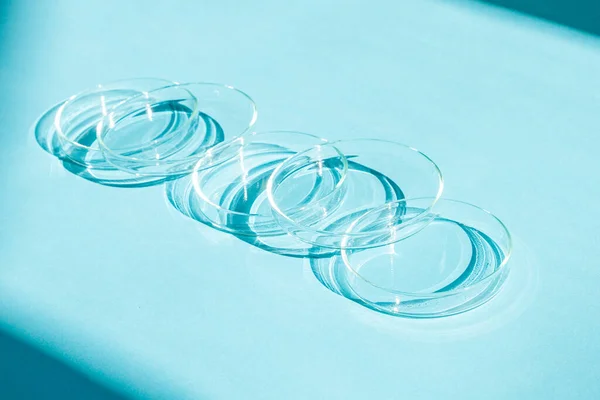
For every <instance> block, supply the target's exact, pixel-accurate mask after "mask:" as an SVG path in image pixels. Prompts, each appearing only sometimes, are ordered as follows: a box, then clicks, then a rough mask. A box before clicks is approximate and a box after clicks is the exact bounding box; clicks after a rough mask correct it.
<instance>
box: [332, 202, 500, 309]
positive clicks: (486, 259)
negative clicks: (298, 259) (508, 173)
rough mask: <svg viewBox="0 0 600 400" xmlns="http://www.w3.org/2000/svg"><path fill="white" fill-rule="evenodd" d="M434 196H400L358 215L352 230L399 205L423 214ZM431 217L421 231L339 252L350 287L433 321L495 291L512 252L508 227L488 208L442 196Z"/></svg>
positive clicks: (370, 303)
mask: <svg viewBox="0 0 600 400" xmlns="http://www.w3.org/2000/svg"><path fill="white" fill-rule="evenodd" d="M432 200H433V199H431V198H425V199H412V200H410V201H407V200H401V201H397V202H394V203H391V204H388V205H385V206H384V207H380V208H379V209H373V210H371V211H370V212H368V213H366V214H364V215H363V216H361V217H360V218H358V219H356V220H355V221H354V222H353V223H352V226H351V227H350V229H349V232H356V231H361V230H363V229H367V230H369V229H370V227H371V225H372V224H373V221H375V220H381V219H385V218H386V217H387V218H392V219H393V218H396V216H397V214H398V212H397V209H402V210H403V211H402V212H403V214H404V215H406V216H407V217H410V215H420V214H421V213H422V212H423V211H424V210H427V208H428V206H429V204H430V203H431V201H432ZM427 219H428V221H427V223H422V224H421V229H420V230H419V231H418V233H416V234H413V235H411V236H409V237H405V238H403V239H402V240H400V241H395V242H393V243H391V244H388V245H385V246H381V247H376V248H369V249H364V250H350V249H342V250H341V254H340V255H339V256H337V257H335V260H332V262H334V263H340V264H343V265H344V266H345V267H346V270H347V271H348V274H347V276H346V283H347V287H348V288H350V289H351V290H352V292H353V293H354V294H355V295H356V297H357V298H358V299H360V301H361V302H362V303H363V304H364V305H366V306H367V307H369V308H373V309H375V310H378V311H381V312H384V313H387V314H393V315H398V316H405V317H414V318H431V317H441V316H447V315H452V314H457V313H461V312H464V311H467V310H470V309H472V308H475V307H477V306H479V305H481V304H483V303H485V302H486V301H488V300H489V299H491V298H492V297H493V296H494V295H495V294H497V293H498V291H499V290H500V288H501V285H502V283H503V282H504V280H505V278H506V276H507V274H508V267H507V263H508V260H509V258H510V255H511V252H512V239H511V235H510V233H509V231H508V229H507V228H506V226H505V225H504V224H503V223H502V222H501V221H500V220H499V219H498V218H497V217H495V216H494V215H492V214H491V213H489V212H488V211H485V210H483V209H481V208H479V207H477V206H474V205H472V204H469V203H465V202H462V201H457V200H450V199H441V200H439V201H438V202H437V203H436V205H435V207H434V208H433V210H432V211H431V212H429V214H428V217H427ZM398 227H399V225H395V226H394V228H392V229H390V232H389V234H388V236H389V237H393V236H394V235H395V233H394V230H395V229H399V228H398ZM348 240H349V239H348Z"/></svg>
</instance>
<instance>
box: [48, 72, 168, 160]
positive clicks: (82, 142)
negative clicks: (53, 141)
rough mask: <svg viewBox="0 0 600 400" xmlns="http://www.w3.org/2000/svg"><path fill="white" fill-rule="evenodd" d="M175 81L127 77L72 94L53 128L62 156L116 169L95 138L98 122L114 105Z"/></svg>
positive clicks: (55, 116) (56, 113)
mask: <svg viewBox="0 0 600 400" xmlns="http://www.w3.org/2000/svg"><path fill="white" fill-rule="evenodd" d="M172 84H173V82H171V81H168V80H165V79H157V78H139V79H128V80H120V81H115V82H111V83H107V84H99V85H97V86H96V87H95V88H93V89H89V90H86V91H84V92H81V93H79V94H76V95H74V96H71V97H70V98H69V99H68V100H66V101H65V102H63V103H62V104H61V105H60V106H59V107H58V109H57V110H56V112H55V113H53V115H54V126H53V129H54V131H55V133H56V137H57V139H58V141H59V143H60V147H61V152H60V155H61V157H62V158H66V159H68V160H69V161H71V162H73V163H75V164H78V165H80V166H82V167H85V168H90V169H94V170H113V169H114V167H113V166H111V165H110V164H108V163H107V162H106V160H105V158H104V155H103V154H102V151H101V150H100V147H99V146H98V143H97V140H96V127H97V125H98V123H100V121H102V120H103V118H104V117H105V116H107V115H108V113H110V112H111V110H112V109H113V108H114V107H116V106H118V105H120V104H122V103H123V102H125V101H127V100H128V99H130V98H132V97H136V96H139V95H141V94H142V93H145V92H147V91H150V90H153V89H156V88H160V87H163V86H168V85H172ZM53 133H54V132H52V134H53ZM50 136H51V135H48V137H50Z"/></svg>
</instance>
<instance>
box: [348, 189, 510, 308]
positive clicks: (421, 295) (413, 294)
mask: <svg viewBox="0 0 600 400" xmlns="http://www.w3.org/2000/svg"><path fill="white" fill-rule="evenodd" d="M424 199H430V198H429V197H416V198H413V199H403V200H395V201H391V202H389V203H388V204H402V203H406V202H408V201H417V200H424ZM440 201H442V202H449V203H455V204H460V205H463V206H467V207H471V208H473V209H475V210H476V211H478V212H482V213H484V215H486V216H487V217H489V218H491V220H492V221H493V222H494V223H497V224H498V225H499V227H500V229H501V230H502V231H503V233H504V234H505V235H506V253H505V254H504V259H503V260H502V262H501V263H500V265H499V266H498V269H496V270H495V271H494V272H493V273H491V274H489V275H488V276H486V277H484V278H483V279H480V280H477V281H475V282H473V283H471V284H469V285H466V286H463V287H461V288H458V289H452V290H449V291H446V292H440V293H435V292H434V293H423V292H407V291H402V290H392V289H389V288H386V287H382V286H380V285H377V284H375V283H373V282H371V281H370V280H369V279H367V278H365V277H363V276H362V275H361V274H360V273H359V272H358V271H356V270H355V269H354V268H353V267H352V266H351V263H350V260H349V258H348V257H349V256H348V252H360V251H361V250H354V249H346V248H341V249H340V255H339V257H341V259H342V262H343V263H344V266H345V267H346V268H347V269H348V270H349V271H350V272H351V273H352V274H353V275H355V276H357V277H358V278H360V279H362V280H363V281H364V282H366V283H368V284H369V285H371V286H373V287H375V288H377V289H378V290H382V291H384V292H388V293H392V294H395V295H401V296H407V297H415V298H420V299H438V298H442V297H447V296H452V295H455V294H459V293H463V292H466V291H468V290H469V289H471V288H473V286H475V285H479V284H481V283H483V282H487V281H489V280H493V279H494V278H495V277H497V276H498V274H500V273H503V272H504V271H505V269H506V265H507V264H508V261H509V259H510V257H511V255H512V252H513V239H512V235H511V234H510V231H509V230H508V228H507V227H506V225H505V224H504V222H502V221H501V220H500V219H499V218H498V217H496V216H495V215H494V214H492V213H491V212H489V211H488V210H486V209H484V208H482V207H479V206H476V205H474V204H472V203H468V202H466V201H462V200H455V199H440ZM388 204H386V205H383V206H380V207H376V208H373V209H371V210H370V211H368V212H367V213H365V214H363V215H361V216H360V217H358V218H357V219H356V220H354V222H353V223H352V225H351V226H350V228H349V229H351V228H352V227H353V226H354V225H355V224H357V223H358V221H359V220H360V219H361V218H364V217H365V216H366V215H368V214H369V213H371V212H377V211H381V210H382V209H383V208H385V207H389V205H388ZM439 215H440V216H443V215H441V214H439ZM455 222H459V223H460V221H455ZM423 229H427V226H424V227H423ZM420 232H421V230H418V231H416V232H415V233H413V234H411V235H409V236H406V237H402V238H401V239H399V240H396V241H394V242H391V243H387V245H388V246H389V245H390V244H394V243H398V242H401V241H403V240H404V239H407V238H409V237H411V236H414V235H417V234H419V233H420ZM345 240H346V239H345ZM381 247H385V246H381ZM353 292H356V291H355V290H354V289H353ZM355 294H357V293H355ZM357 296H359V295H358V294H357ZM359 297H360V298H361V300H365V301H366V299H364V298H363V297H362V296H359Z"/></svg>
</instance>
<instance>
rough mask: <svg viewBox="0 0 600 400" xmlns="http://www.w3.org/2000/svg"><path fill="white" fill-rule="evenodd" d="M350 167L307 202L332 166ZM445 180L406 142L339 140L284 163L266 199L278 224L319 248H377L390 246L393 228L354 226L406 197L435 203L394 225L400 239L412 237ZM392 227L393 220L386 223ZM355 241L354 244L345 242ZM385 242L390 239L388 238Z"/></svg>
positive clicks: (400, 216) (273, 176)
mask: <svg viewBox="0 0 600 400" xmlns="http://www.w3.org/2000/svg"><path fill="white" fill-rule="evenodd" d="M343 159H344V160H345V162H346V163H347V169H348V171H347V174H346V176H345V177H344V179H343V181H341V182H340V183H339V185H338V186H337V187H336V188H335V190H332V191H331V192H330V193H329V194H327V195H323V196H321V197H320V198H318V199H310V201H305V199H304V198H303V197H302V196H300V195H299V193H303V192H305V191H306V190H307V189H306V187H305V186H306V185H307V184H310V182H311V181H312V180H314V179H315V176H320V175H322V174H325V173H327V172H328V169H329V168H330V165H333V166H335V165H338V164H340V163H342V162H344V160H343ZM442 189H443V180H442V174H441V172H440V170H439V168H438V166H437V165H436V164H435V163H434V162H433V161H432V160H431V159H430V158H429V157H427V156H426V155H425V154H423V153H421V152H420V151H418V150H416V149H414V148H412V147H409V146H406V145H403V144H401V143H397V142H392V141H386V140H376V139H354V140H340V141H336V142H330V143H326V144H323V145H318V146H314V147H312V148H310V149H308V150H305V151H303V152H300V153H298V154H296V155H294V156H292V157H290V158H289V159H288V160H286V161H285V162H284V163H282V164H281V165H279V166H278V167H277V168H276V169H275V171H273V174H272V175H271V177H270V178H269V181H268V183H267V195H268V197H269V201H270V204H271V207H272V209H273V211H274V216H275V219H276V220H277V222H278V223H279V224H280V225H281V226H282V227H283V228H284V229H285V230H287V231H288V232H289V233H290V234H292V235H294V236H296V237H298V238H299V239H300V240H302V241H304V242H306V243H310V244H312V245H314V246H317V247H325V248H335V249H339V248H341V247H342V245H345V246H349V248H364V247H375V246H380V245H382V244H385V243H388V242H387V241H385V240H390V239H391V238H390V237H389V235H387V233H388V232H389V226H387V225H386V226H382V227H380V229H371V230H368V231H367V230H362V231H354V232H347V231H348V228H349V227H350V225H351V224H352V222H353V221H354V220H355V219H356V218H358V217H360V216H361V215H363V214H365V213H367V212H369V211H370V210H372V209H374V208H377V207H380V206H383V205H385V204H388V203H390V202H393V201H398V200H402V199H406V198H422V197H427V198H430V199H431V202H430V204H429V205H428V207H426V208H425V209H424V210H423V212H422V213H421V214H420V215H412V216H411V218H406V217H403V215H402V210H401V209H400V208H397V209H396V211H397V212H398V213H399V214H398V215H396V218H395V219H394V220H393V222H395V223H397V224H399V225H401V228H402V229H395V231H396V233H395V234H396V237H395V238H394V240H400V239H401V238H402V235H410V234H412V231H413V230H414V227H413V228H410V225H411V224H412V223H413V222H416V221H417V220H419V219H421V218H422V217H424V216H425V215H427V213H428V211H429V209H430V208H431V207H432V206H433V205H434V204H435V202H436V201H437V199H438V198H439V196H440V195H441V193H442ZM387 222H388V223H389V222H390V221H387ZM347 237H351V238H352V240H346V239H345V238H347ZM384 239H385V240H384Z"/></svg>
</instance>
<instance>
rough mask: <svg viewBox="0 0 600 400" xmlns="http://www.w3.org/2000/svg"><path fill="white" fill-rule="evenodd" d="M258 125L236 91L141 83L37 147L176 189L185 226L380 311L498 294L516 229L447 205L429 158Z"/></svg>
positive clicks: (54, 124)
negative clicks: (283, 264)
mask: <svg viewBox="0 0 600 400" xmlns="http://www.w3.org/2000/svg"><path fill="white" fill-rule="evenodd" d="M256 119H257V112H256V107H255V104H254V102H253V101H252V99H251V98H250V97H249V96H248V95H246V94H245V93H244V92H242V91H240V90H238V89H235V88H234V87H232V86H228V85H222V84H216V83H185V84H181V83H175V82H170V81H168V80H162V79H134V80H127V81H118V82H113V83H110V84H107V85H98V86H97V87H95V88H93V89H90V90H87V91H84V92H81V93H80V94H77V95H75V96H72V97H71V98H69V99H68V100H66V101H64V102H62V103H61V104H59V105H57V106H55V107H53V108H52V109H51V110H50V111H48V112H47V113H46V114H45V115H44V116H43V117H42V118H40V120H39V121H38V123H37V124H36V129H35V134H36V138H37V140H38V143H40V145H41V146H42V147H43V148H44V149H45V150H47V151H48V152H50V153H52V154H53V155H55V156H56V157H58V158H60V159H61V160H63V162H64V163H66V165H69V166H71V167H72V166H77V167H78V168H80V169H82V170H84V171H85V172H86V173H87V174H88V175H87V176H85V177H87V178H88V179H91V180H95V181H97V182H98V183H102V184H107V185H114V186H136V185H140V186H142V185H148V184H158V183H165V191H166V197H167V199H168V201H169V203H170V204H171V205H172V206H173V207H174V208H175V209H177V210H178V211H179V212H181V213H182V214H184V215H185V216H187V217H189V218H191V219H193V220H195V221H198V222H201V223H203V224H205V225H207V226H210V227H212V228H214V229H216V230H219V231H222V232H226V233H229V234H232V235H235V236H236V237H238V238H239V239H241V240H243V241H245V242H247V243H249V244H252V245H254V246H256V247H259V248H261V249H264V250H267V251H270V252H273V253H276V254H280V255H282V256H288V257H300V258H309V259H310V260H311V263H312V264H313V265H314V266H316V269H317V270H319V271H327V272H323V273H327V274H330V275H331V276H332V277H333V278H335V280H336V285H338V286H339V287H340V288H342V289H343V290H340V291H339V292H340V293H343V294H344V295H345V296H346V297H348V298H350V299H352V300H354V301H356V302H357V303H359V304H362V305H364V306H366V307H368V308H370V309H373V310H376V311H380V312H382V313H386V314H391V315H397V316H404V317H413V318H431V317H441V316H448V315H452V314H457V313H461V312H464V311H467V310H469V309H472V308H474V307H477V306H479V305H481V304H483V303H485V302H486V301H487V300H489V299H491V298H492V297H493V296H494V295H495V294H496V293H498V291H499V290H500V288H501V286H502V283H503V282H504V281H505V279H506V276H507V274H508V264H507V263H508V260H509V258H510V254H511V251H512V243H511V237H510V234H509V232H508V230H507V228H506V227H505V226H504V224H503V223H502V222H501V221H500V220H499V219H498V218H496V217H495V216H493V215H492V214H490V213H489V212H487V211H485V210H483V209H481V208H479V207H477V206H474V205H471V204H468V203H465V202H462V201H456V200H450V199H444V198H441V196H442V191H443V179H442V174H441V171H440V169H439V168H438V166H437V165H436V164H435V162H433V160H431V159H430V158H429V157H428V156H426V155H425V154H423V153H422V152H420V151H418V150H416V149H414V148H412V147H410V146H407V145H404V144H401V143H397V142H393V141H386V140H378V139H349V140H339V141H328V140H327V139H325V138H321V137H318V136H315V135H312V134H309V133H303V132H296V131H268V132H257V131H255V130H254V124H255V122H256ZM90 176H91V177H92V178H93V179H92V178H90ZM313 270H315V268H313Z"/></svg>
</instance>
